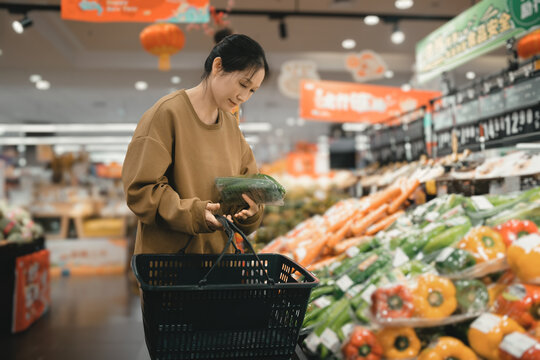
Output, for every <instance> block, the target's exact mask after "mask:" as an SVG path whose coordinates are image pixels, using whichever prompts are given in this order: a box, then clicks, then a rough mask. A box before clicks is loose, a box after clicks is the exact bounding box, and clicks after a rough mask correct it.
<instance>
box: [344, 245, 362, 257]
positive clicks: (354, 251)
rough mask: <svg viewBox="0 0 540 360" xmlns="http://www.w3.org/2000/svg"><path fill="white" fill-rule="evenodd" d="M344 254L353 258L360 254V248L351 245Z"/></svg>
mask: <svg viewBox="0 0 540 360" xmlns="http://www.w3.org/2000/svg"><path fill="white" fill-rule="evenodd" d="M345 254H347V256H348V257H350V258H353V257H355V256H356V255H358V254H360V249H358V247H356V246H351V247H350V248H348V249H347V251H345Z"/></svg>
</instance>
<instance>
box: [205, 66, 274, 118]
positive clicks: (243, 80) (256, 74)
mask: <svg viewBox="0 0 540 360" xmlns="http://www.w3.org/2000/svg"><path fill="white" fill-rule="evenodd" d="M218 59H219V58H216V59H215V60H214V68H216V67H217V69H214V68H213V70H216V71H215V72H214V71H212V72H213V74H214V75H215V76H213V77H212V80H211V86H212V93H213V95H214V100H215V101H216V104H217V106H218V108H220V109H222V110H224V111H229V112H231V111H232V110H233V109H234V108H235V107H237V106H238V105H241V104H242V103H245V102H246V101H248V100H249V98H250V97H251V95H253V93H254V92H255V91H257V89H258V88H259V87H260V86H261V83H262V82H263V79H264V69H257V70H254V69H248V70H244V71H233V72H231V73H226V72H224V71H223V70H222V69H221V59H219V61H217V64H216V60H218Z"/></svg>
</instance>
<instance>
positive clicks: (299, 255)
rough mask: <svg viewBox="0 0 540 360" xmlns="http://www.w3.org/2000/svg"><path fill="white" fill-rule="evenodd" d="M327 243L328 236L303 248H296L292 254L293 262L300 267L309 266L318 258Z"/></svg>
mask: <svg viewBox="0 0 540 360" xmlns="http://www.w3.org/2000/svg"><path fill="white" fill-rule="evenodd" d="M327 241H328V236H321V237H320V238H318V239H317V240H315V241H313V242H310V243H309V244H306V246H305V247H298V249H296V251H295V252H294V257H295V260H296V261H297V262H298V263H299V264H300V265H302V266H307V265H309V264H311V263H312V262H313V261H314V260H315V259H317V258H318V257H319V255H320V254H321V252H322V250H323V249H324V245H325V244H326V242H327Z"/></svg>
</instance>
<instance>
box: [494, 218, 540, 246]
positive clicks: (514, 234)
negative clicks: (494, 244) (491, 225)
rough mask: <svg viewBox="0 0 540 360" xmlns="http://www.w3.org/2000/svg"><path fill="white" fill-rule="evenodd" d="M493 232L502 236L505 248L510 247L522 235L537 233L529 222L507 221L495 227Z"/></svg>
mask: <svg viewBox="0 0 540 360" xmlns="http://www.w3.org/2000/svg"><path fill="white" fill-rule="evenodd" d="M495 230H497V231H498V232H499V234H501V235H502V237H503V241H504V243H505V244H506V246H507V247H508V246H510V245H512V243H513V242H514V241H516V240H517V239H518V238H519V236H520V235H521V234H522V233H525V234H534V233H537V232H538V227H537V226H536V224H535V223H533V222H532V221H529V220H508V221H507V222H505V223H504V224H500V225H497V226H496V227H495Z"/></svg>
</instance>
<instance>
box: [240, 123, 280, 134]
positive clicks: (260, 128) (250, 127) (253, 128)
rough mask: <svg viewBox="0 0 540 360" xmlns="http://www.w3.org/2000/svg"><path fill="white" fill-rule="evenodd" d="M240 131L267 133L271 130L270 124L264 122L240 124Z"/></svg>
mask: <svg viewBox="0 0 540 360" xmlns="http://www.w3.org/2000/svg"><path fill="white" fill-rule="evenodd" d="M240 130H242V131H245V132H268V131H270V130H272V124H270V123H266V122H252V123H241V124H240Z"/></svg>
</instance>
